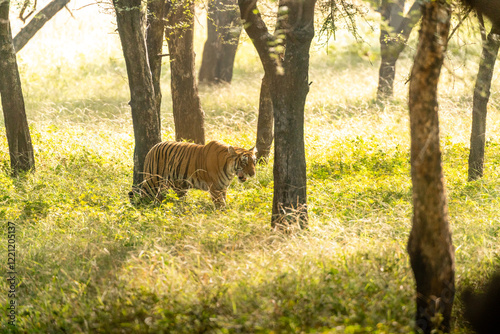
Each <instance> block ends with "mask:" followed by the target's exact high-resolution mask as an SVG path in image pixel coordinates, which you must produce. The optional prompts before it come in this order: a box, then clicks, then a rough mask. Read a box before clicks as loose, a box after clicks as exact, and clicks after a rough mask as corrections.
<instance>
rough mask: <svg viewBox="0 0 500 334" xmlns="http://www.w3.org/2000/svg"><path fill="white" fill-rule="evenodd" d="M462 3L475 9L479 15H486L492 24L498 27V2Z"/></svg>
mask: <svg viewBox="0 0 500 334" xmlns="http://www.w3.org/2000/svg"><path fill="white" fill-rule="evenodd" d="M462 2H464V3H466V4H467V5H468V6H471V7H472V8H475V9H476V10H477V11H478V13H479V14H484V15H486V16H487V17H488V18H489V19H490V20H491V21H492V22H493V23H494V24H496V25H498V26H500V1H499V0H462Z"/></svg>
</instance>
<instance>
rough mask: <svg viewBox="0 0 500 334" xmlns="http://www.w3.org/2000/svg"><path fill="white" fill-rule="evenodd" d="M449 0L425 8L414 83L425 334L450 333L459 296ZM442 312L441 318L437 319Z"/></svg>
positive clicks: (416, 219) (420, 307) (416, 253)
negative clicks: (447, 174)
mask: <svg viewBox="0 0 500 334" xmlns="http://www.w3.org/2000/svg"><path fill="white" fill-rule="evenodd" d="M450 12H451V11H450V8H449V6H448V5H447V4H446V0H438V1H433V2H428V3H426V4H425V5H423V22H422V28H421V30H420V34H419V44H418V49H417V54H416V56H415V62H414V65H413V68H412V71H411V81H410V96H409V107H410V128H411V176H412V184H413V226H412V230H411V233H410V238H409V241H408V252H409V254H410V260H411V267H412V269H413V273H414V275H415V281H416V284H417V314H416V326H417V329H418V330H421V331H423V332H424V333H431V331H432V330H434V329H439V330H442V331H444V332H446V333H447V332H449V331H450V318H451V310H452V306H453V299H454V295H455V284H454V273H455V268H454V250H453V245H452V240H451V232H450V229H449V224H448V213H447V211H448V209H447V203H446V195H445V187H444V181H443V171H442V166H441V151H440V147H439V121H438V103H437V85H438V79H439V74H440V70H441V66H442V63H443V59H444V53H445V50H446V46H447V38H448V33H449V28H450ZM437 314H441V315H442V321H438V320H437V319H439V317H436V315H437Z"/></svg>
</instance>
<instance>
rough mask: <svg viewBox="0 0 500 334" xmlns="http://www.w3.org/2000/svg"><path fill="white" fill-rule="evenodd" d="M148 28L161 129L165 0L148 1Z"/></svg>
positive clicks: (151, 67)
mask: <svg viewBox="0 0 500 334" xmlns="http://www.w3.org/2000/svg"><path fill="white" fill-rule="evenodd" d="M147 20H148V28H147V30H146V47H147V50H148V61H149V68H150V69H151V76H152V79H153V88H154V92H155V108H156V113H157V117H158V127H159V128H160V129H161V96H162V95H161V86H160V78H161V61H162V57H163V55H162V50H163V36H164V33H165V0H149V1H148V15H147Z"/></svg>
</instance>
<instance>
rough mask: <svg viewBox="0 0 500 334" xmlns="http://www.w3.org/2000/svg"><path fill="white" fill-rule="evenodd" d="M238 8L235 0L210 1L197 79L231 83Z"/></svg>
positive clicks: (237, 31) (237, 34)
mask: <svg viewBox="0 0 500 334" xmlns="http://www.w3.org/2000/svg"><path fill="white" fill-rule="evenodd" d="M239 16H240V13H239V8H238V6H237V5H236V1H235V0H210V1H209V5H208V13H207V41H206V42H205V46H204V48H203V57H202V61H201V67H200V73H199V80H200V82H206V83H208V84H216V83H221V82H227V83H230V82H231V80H232V78H233V67H234V58H235V56H236V50H237V48H238V41H239V38H240V35H241V25H240V22H239Z"/></svg>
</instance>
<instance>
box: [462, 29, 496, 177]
mask: <svg viewBox="0 0 500 334" xmlns="http://www.w3.org/2000/svg"><path fill="white" fill-rule="evenodd" d="M499 47H500V25H495V24H494V25H493V27H492V28H491V31H490V33H489V34H488V38H487V39H486V41H483V54H482V56H481V62H480V63H479V70H478V73H477V78H476V86H475V87H474V97H473V102H472V131H471V136H470V154H469V181H473V180H476V179H479V178H481V177H482V176H483V164H484V147H485V139H486V113H487V106H488V100H489V98H490V88H491V79H492V77H493V69H494V67H495V61H496V58H497V55H498V49H499Z"/></svg>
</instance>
